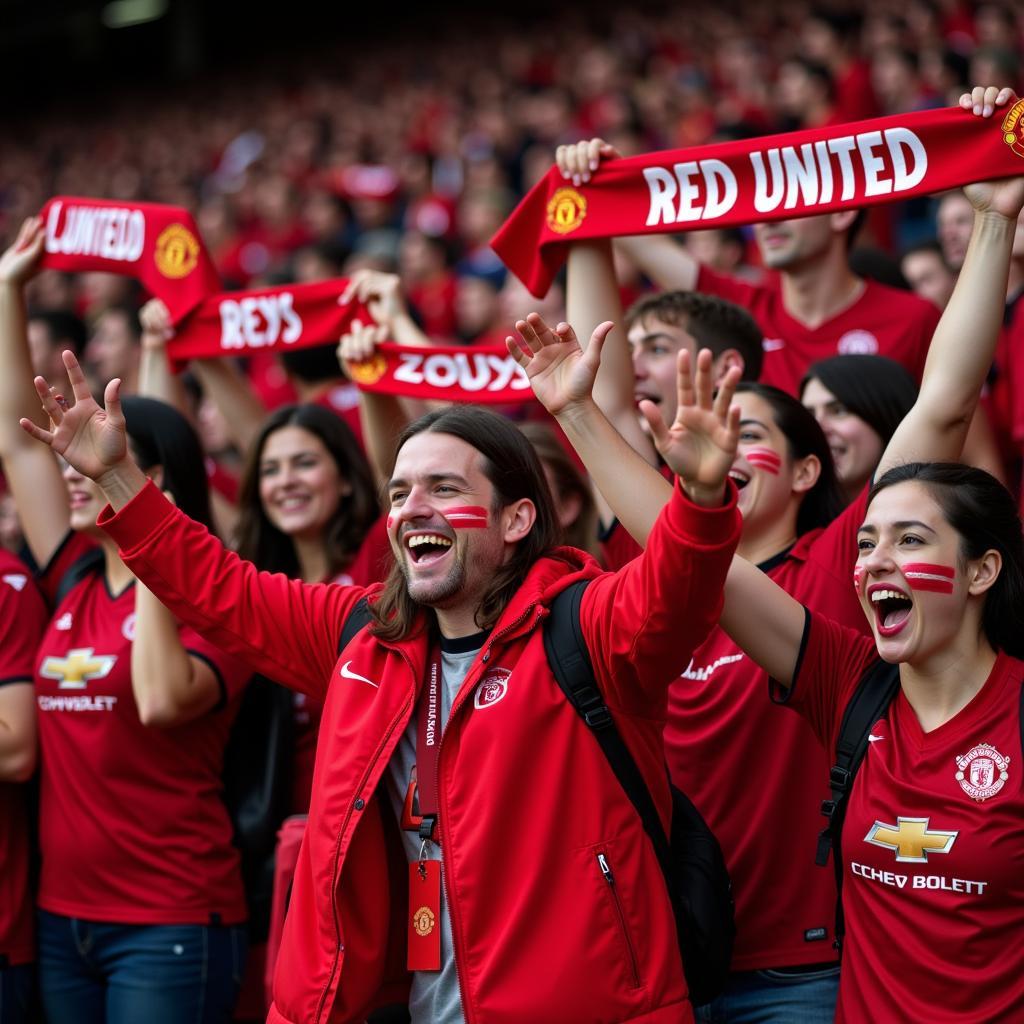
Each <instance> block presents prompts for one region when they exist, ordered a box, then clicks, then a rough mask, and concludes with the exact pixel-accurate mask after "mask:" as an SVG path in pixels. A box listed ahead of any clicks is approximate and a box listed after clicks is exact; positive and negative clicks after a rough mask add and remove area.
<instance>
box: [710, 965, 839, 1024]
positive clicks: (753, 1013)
mask: <svg viewBox="0 0 1024 1024" xmlns="http://www.w3.org/2000/svg"><path fill="white" fill-rule="evenodd" d="M838 992H839V967H838V965H837V966H835V967H822V968H816V969H814V970H808V971H801V972H800V973H797V974H793V973H790V972H789V971H772V970H764V971H736V972H735V973H733V974H732V975H731V976H730V978H729V984H728V986H727V987H726V990H725V991H724V992H723V993H722V994H721V995H720V996H719V997H718V998H717V999H713V1000H712V1001H711V1002H710V1003H706V1004H705V1005H704V1006H697V1007H695V1008H694V1015H695V1016H696V1018H697V1022H698V1024H832V1021H833V1018H834V1017H835V1012H836V995H837V994H838Z"/></svg>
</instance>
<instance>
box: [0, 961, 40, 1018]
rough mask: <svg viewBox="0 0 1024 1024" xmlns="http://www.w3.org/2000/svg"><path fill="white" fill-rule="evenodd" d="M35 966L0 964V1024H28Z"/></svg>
mask: <svg viewBox="0 0 1024 1024" xmlns="http://www.w3.org/2000/svg"><path fill="white" fill-rule="evenodd" d="M35 969H36V965H35V964H19V965H18V966H17V967H6V966H4V965H3V964H0V1024H29V1010H30V1009H31V1006H32V982H33V980H34V979H35Z"/></svg>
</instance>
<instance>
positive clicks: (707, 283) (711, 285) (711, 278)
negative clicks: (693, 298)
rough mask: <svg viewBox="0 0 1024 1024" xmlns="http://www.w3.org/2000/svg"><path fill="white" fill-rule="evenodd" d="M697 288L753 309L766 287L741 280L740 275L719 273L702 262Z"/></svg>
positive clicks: (699, 290) (707, 293)
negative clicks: (732, 275) (733, 275)
mask: <svg viewBox="0 0 1024 1024" xmlns="http://www.w3.org/2000/svg"><path fill="white" fill-rule="evenodd" d="M695 290H696V291H698V292H704V293H705V294H706V295H717V296H718V297H719V298H721V299H728V300H729V302H735V303H736V305H737V306H742V307H743V308H744V309H747V310H753V309H754V308H755V307H756V306H757V305H758V302H759V299H760V297H761V293H762V292H763V291H764V288H763V287H761V286H759V285H756V284H752V283H751V282H750V281H741V280H740V279H739V278H738V277H730V276H729V275H728V274H719V273H718V272H717V271H714V270H709V269H708V268H707V267H705V266H704V265H703V264H701V267H700V271H699V272H698V274H697V287H696V289H695Z"/></svg>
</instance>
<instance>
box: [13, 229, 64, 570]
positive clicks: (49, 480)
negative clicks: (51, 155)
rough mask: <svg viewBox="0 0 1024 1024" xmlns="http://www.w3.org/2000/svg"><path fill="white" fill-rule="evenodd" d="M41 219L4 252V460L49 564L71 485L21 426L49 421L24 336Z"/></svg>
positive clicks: (37, 552)
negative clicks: (35, 388)
mask: <svg viewBox="0 0 1024 1024" xmlns="http://www.w3.org/2000/svg"><path fill="white" fill-rule="evenodd" d="M43 241H44V232H43V224H42V221H41V220H39V218H38V217H31V218H29V219H28V220H26V221H25V223H24V224H22V226H21V231H20V232H19V233H18V237H17V240H16V241H15V243H14V245H12V246H11V248H9V249H8V250H7V252H5V253H4V254H3V256H2V257H0V462H2V463H3V470H4V474H5V476H6V477H7V481H8V483H9V485H10V488H11V493H12V494H13V495H14V500H15V502H16V503H17V505H18V512H19V513H20V515H21V522H22V530H23V532H24V534H25V540H26V541H27V542H28V546H29V550H30V551H31V552H32V557H33V558H34V559H35V560H36V563H37V564H38V565H41V566H42V565H46V563H47V562H49V560H50V557H51V556H52V555H53V553H54V551H56V550H57V547H58V545H59V544H60V542H61V541H62V540H63V539H64V537H65V535H66V534H67V532H68V528H69V525H68V524H69V521H70V514H69V510H68V498H67V488H66V487H65V486H64V481H63V480H62V479H61V473H60V468H59V466H58V465H57V461H56V460H55V459H54V457H53V456H52V455H51V454H50V452H48V451H47V450H46V449H45V448H41V447H40V446H39V445H37V444H34V443H33V442H32V440H31V439H30V438H29V437H27V436H26V435H25V433H24V431H22V430H20V429H19V428H18V421H19V419H22V418H24V419H28V420H31V421H32V422H34V423H45V422H46V420H45V417H44V416H42V414H41V413H40V409H39V399H38V398H37V397H36V393H35V392H34V391H33V389H32V361H31V359H30V358H29V351H28V341H27V338H26V335H25V296H24V287H25V283H26V282H27V281H28V280H29V278H30V277H31V276H32V275H33V274H34V273H35V272H36V269H37V268H38V265H39V256H40V254H41V253H42V251H43Z"/></svg>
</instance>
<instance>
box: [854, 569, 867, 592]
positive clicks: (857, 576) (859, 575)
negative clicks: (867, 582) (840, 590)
mask: <svg viewBox="0 0 1024 1024" xmlns="http://www.w3.org/2000/svg"><path fill="white" fill-rule="evenodd" d="M863 579H864V566H863V565H855V566H854V567H853V589H854V590H856V591H857V593H858V594H859V593H860V584H861V580H863Z"/></svg>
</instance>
